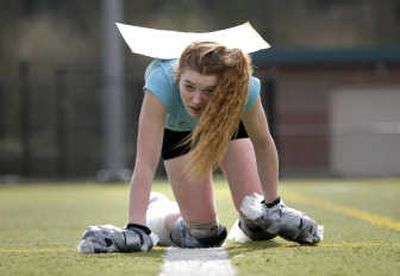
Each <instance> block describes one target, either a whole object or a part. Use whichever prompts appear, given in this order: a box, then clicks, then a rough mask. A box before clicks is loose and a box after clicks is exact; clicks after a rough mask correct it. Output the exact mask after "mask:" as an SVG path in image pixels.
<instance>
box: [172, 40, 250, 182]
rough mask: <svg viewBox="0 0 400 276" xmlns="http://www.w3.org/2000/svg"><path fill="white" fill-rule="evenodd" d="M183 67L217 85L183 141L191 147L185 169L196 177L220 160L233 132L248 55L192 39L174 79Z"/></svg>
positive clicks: (241, 102) (244, 91) (247, 71)
mask: <svg viewBox="0 0 400 276" xmlns="http://www.w3.org/2000/svg"><path fill="white" fill-rule="evenodd" d="M187 68H189V69H192V70H195V71H197V72H199V73H200V74H204V75H216V76H217V86H216V88H215V90H214V91H213V93H212V94H211V98H210V100H209V101H208V103H207V105H206V107H205V109H204V111H203V113H202V115H201V116H200V118H199V121H198V123H197V125H196V127H195V129H194V130H193V132H192V135H191V136H190V137H189V138H188V140H186V141H185V142H184V143H190V146H191V155H190V157H189V162H188V167H187V168H186V169H187V171H188V173H189V175H191V176H195V177H196V176H201V175H204V174H206V173H209V171H210V170H212V169H213V168H214V167H215V166H216V165H217V164H218V163H219V162H220V161H221V160H222V158H223V156H224V154H225V152H226V149H227V146H228V143H229V141H230V140H231V138H232V136H233V135H234V134H235V132H236V131H237V129H238V125H239V122H240V116H241V113H242V111H243V108H244V105H245V103H246V99H247V92H248V85H249V78H250V76H251V73H252V68H251V60H250V57H249V56H248V55H247V54H245V53H243V52H242V51H241V50H240V49H228V48H226V47H225V46H223V45H221V44H218V43H214V42H195V43H192V44H190V45H189V46H188V47H187V48H186V49H185V50H184V52H183V53H182V55H181V57H180V59H179V64H178V68H177V81H179V79H180V75H181V73H182V72H183V71H184V70H185V69H187Z"/></svg>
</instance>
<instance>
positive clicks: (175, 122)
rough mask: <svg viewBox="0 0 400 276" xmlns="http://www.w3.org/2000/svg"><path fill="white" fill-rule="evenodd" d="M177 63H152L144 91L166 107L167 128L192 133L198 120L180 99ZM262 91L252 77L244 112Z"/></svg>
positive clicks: (147, 73) (158, 61)
mask: <svg viewBox="0 0 400 276" xmlns="http://www.w3.org/2000/svg"><path fill="white" fill-rule="evenodd" d="M177 61H178V60H176V59H173V60H159V59H156V60H154V61H152V62H151V63H150V64H149V65H148V66H147V69H146V72H145V76H144V79H145V85H144V88H143V89H144V91H150V92H152V93H153V94H154V95H156V96H157V97H158V98H159V99H160V100H161V102H162V103H163V104H164V106H165V107H166V110H167V117H166V120H165V128H167V129H170V130H174V131H190V130H192V129H193V128H194V127H195V126H196V123H197V119H196V118H193V117H191V116H190V115H189V114H188V113H187V111H186V109H185V107H184V105H183V102H182V99H181V97H180V94H179V88H178V86H177V84H176V82H175V69H176V66H177ZM260 89H261V85H260V80H259V79H257V78H256V77H251V78H250V81H249V90H248V91H249V92H248V97H247V102H246V105H245V107H244V112H246V111H248V110H249V109H250V107H252V106H253V104H254V102H255V101H256V99H257V97H258V96H259V95H260Z"/></svg>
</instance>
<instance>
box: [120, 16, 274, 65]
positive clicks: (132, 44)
mask: <svg viewBox="0 0 400 276" xmlns="http://www.w3.org/2000/svg"><path fill="white" fill-rule="evenodd" d="M116 25H117V27H118V30H119V31H120V33H121V35H122V37H123V38H124V40H125V42H126V43H127V44H128V46H129V48H130V49H131V51H132V52H133V53H135V54H140V55H145V56H149V57H153V58H160V59H174V58H179V57H180V55H181V53H182V52H183V50H184V49H185V48H186V46H188V45H189V44H190V43H192V42H194V41H213V42H218V43H221V44H223V45H225V46H226V47H228V48H239V49H241V50H242V51H244V52H246V53H252V52H255V51H258V50H261V49H268V48H270V47H271V46H270V45H269V44H268V42H266V41H265V40H264V39H263V38H262V37H261V35H260V34H258V33H257V31H256V30H255V29H254V28H253V26H251V24H250V23H249V22H246V23H244V24H241V25H238V26H236V27H232V28H228V29H224V30H219V31H213V32H206V33H193V32H177V31H171V30H159V29H152V28H145V27H139V26H132V25H126V24H121V23H116Z"/></svg>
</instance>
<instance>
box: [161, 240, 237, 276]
mask: <svg viewBox="0 0 400 276" xmlns="http://www.w3.org/2000/svg"><path fill="white" fill-rule="evenodd" d="M166 251H167V253H166V255H165V256H164V264H163V267H162V271H161V273H160V276H172V275H173V276H176V275H190V276H203V275H207V276H214V275H215V276H217V275H218V276H221V275H222V276H232V275H236V270H235V268H234V267H233V266H232V264H231V263H230V261H229V255H228V253H227V252H226V250H225V248H223V247H214V248H199V249H198V248H196V249H187V248H176V247H169V248H167V250H166Z"/></svg>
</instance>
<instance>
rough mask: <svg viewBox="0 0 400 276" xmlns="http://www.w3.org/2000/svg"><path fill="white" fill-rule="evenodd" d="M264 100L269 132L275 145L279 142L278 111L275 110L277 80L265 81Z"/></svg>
mask: <svg viewBox="0 0 400 276" xmlns="http://www.w3.org/2000/svg"><path fill="white" fill-rule="evenodd" d="M263 87H264V91H263V99H262V103H263V106H264V109H265V112H266V116H267V120H268V125H269V131H270V132H271V135H272V137H274V140H275V143H277V144H278V142H277V139H278V137H277V133H276V124H277V120H276V109H275V100H276V91H275V80H274V79H271V78H268V79H266V80H264V81H263Z"/></svg>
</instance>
